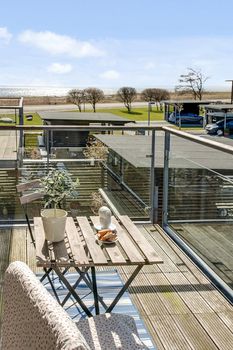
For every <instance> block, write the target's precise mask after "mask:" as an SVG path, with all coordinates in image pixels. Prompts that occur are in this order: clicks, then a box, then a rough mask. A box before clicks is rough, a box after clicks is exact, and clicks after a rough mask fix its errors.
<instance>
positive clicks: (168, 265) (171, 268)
mask: <svg viewBox="0 0 233 350" xmlns="http://www.w3.org/2000/svg"><path fill="white" fill-rule="evenodd" d="M140 229H141V232H143V233H144V235H145V236H146V238H147V240H148V242H149V243H150V244H151V245H152V246H153V248H154V250H155V251H156V253H157V254H158V256H160V257H161V258H162V259H163V261H164V264H161V265H158V269H159V270H161V271H162V272H179V269H178V267H177V266H176V265H175V264H174V263H173V261H172V260H171V259H170V257H169V256H168V255H167V254H166V253H165V252H164V250H163V249H162V248H161V247H160V245H159V244H158V243H157V241H156V239H154V233H153V234H151V233H149V232H148V231H147V229H146V228H140Z"/></svg>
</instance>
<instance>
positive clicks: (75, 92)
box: [67, 89, 85, 112]
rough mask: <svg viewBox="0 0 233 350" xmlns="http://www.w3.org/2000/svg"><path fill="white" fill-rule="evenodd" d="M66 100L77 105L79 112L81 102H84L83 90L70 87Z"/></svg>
mask: <svg viewBox="0 0 233 350" xmlns="http://www.w3.org/2000/svg"><path fill="white" fill-rule="evenodd" d="M67 100H68V102H71V103H74V104H75V105H77V106H78V110H79V112H82V103H84V102H85V101H84V90H79V89H72V90H70V91H69V92H68V95H67Z"/></svg>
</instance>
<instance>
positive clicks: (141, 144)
mask: <svg viewBox="0 0 233 350" xmlns="http://www.w3.org/2000/svg"><path fill="white" fill-rule="evenodd" d="M59 133H60V131H59ZM85 135H86V134H85ZM49 137H50V138H48V134H46V132H45V133H44V134H43V133H41V131H39V132H35V133H30V132H29V131H27V132H26V133H25V134H24V147H22V148H18V161H17V164H16V165H15V169H14V171H15V175H14V181H15V184H14V186H13V187H14V189H13V191H14V193H12V192H11V198H12V199H13V198H14V203H15V204H12V205H11V206H12V207H14V212H15V214H14V215H12V216H10V217H9V218H10V219H11V220H25V217H24V213H23V211H22V207H21V206H20V203H19V195H20V194H18V193H16V190H15V186H16V184H18V183H25V182H28V181H31V180H34V179H41V178H42V177H43V176H44V175H46V174H47V173H48V172H49V170H50V169H52V168H61V169H65V170H67V171H68V172H69V173H70V174H71V176H72V178H73V180H75V179H76V178H77V177H78V178H79V180H80V187H79V195H78V198H67V199H66V201H65V202H64V203H62V205H63V206H64V208H66V209H67V210H68V212H69V214H70V215H72V216H75V215H88V216H89V215H92V214H97V213H98V208H99V207H100V206H101V205H108V206H112V208H113V210H115V209H116V211H117V212H118V213H120V214H122V215H129V216H130V217H131V218H133V219H136V220H149V218H150V205H151V199H150V196H151V186H150V180H151V135H150V136H148V135H146V133H145V135H141V134H140V135H135V132H131V131H128V132H127V131H125V133H124V135H123V134H122V132H121V131H115V132H111V133H110V132H108V131H104V130H103V131H98V132H95V131H94V130H93V131H91V132H89V135H88V138H87V139H85V140H86V141H85V145H83V144H80V143H79V144H77V145H74V144H72V145H71V146H69V147H68V145H64V144H60V145H58V143H57V142H54V138H55V137H58V139H59V140H60V139H61V135H59V134H56V135H55V134H54V132H53V133H52V132H50V133H49ZM85 137H86V136H85ZM65 142H66V141H65ZM55 143H56V145H55ZM47 145H48V146H47ZM29 193H30V191H29ZM24 194H25V193H24ZM156 198H157V200H158V196H157V197H156ZM43 206H44V203H43V200H36V201H35V202H32V203H28V205H27V212H28V215H29V217H30V218H32V217H33V216H37V215H40V210H41V208H43ZM157 206H158V203H157ZM16 207H17V210H16V209H15V208H16ZM5 212H6V211H5ZM16 213H17V215H16Z"/></svg>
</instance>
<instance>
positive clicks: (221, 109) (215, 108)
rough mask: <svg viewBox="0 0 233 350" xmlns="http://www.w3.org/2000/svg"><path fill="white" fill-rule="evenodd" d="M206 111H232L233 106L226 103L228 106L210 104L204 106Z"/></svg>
mask: <svg viewBox="0 0 233 350" xmlns="http://www.w3.org/2000/svg"><path fill="white" fill-rule="evenodd" d="M203 107H204V108H206V109H212V110H216V111H224V110H231V109H233V104H230V103H226V104H222V103H219V104H209V105H204V106H203Z"/></svg>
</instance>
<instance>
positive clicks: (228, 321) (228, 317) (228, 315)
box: [218, 310, 233, 331]
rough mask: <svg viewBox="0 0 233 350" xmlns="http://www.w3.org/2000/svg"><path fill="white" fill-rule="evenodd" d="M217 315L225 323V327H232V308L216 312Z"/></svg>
mask: <svg viewBox="0 0 233 350" xmlns="http://www.w3.org/2000/svg"><path fill="white" fill-rule="evenodd" d="M218 316H219V317H220V318H221V320H222V321H223V322H224V323H225V325H227V327H228V328H229V329H230V330H231V331H232V329H233V310H231V311H227V312H218Z"/></svg>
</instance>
